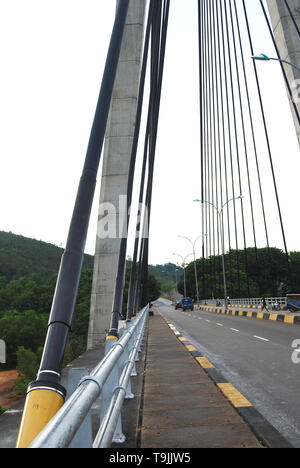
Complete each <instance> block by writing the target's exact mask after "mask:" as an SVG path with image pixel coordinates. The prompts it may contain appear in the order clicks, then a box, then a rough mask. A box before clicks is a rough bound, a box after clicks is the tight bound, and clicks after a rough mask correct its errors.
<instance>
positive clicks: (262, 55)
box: [251, 54, 270, 60]
mask: <svg viewBox="0 0 300 468" xmlns="http://www.w3.org/2000/svg"><path fill="white" fill-rule="evenodd" d="M251 58H252V59H253V60H270V57H268V56H267V55H266V54H258V55H252V57H251Z"/></svg>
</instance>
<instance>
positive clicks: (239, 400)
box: [217, 383, 253, 408]
mask: <svg viewBox="0 0 300 468" xmlns="http://www.w3.org/2000/svg"><path fill="white" fill-rule="evenodd" d="M217 386H218V387H219V388H220V390H221V391H222V393H223V394H224V395H225V396H226V397H227V398H228V400H229V401H230V402H231V403H232V404H233V406H234V407H235V408H245V407H250V406H253V405H252V404H251V403H250V401H248V400H247V399H246V398H245V397H244V396H243V395H242V394H241V393H240V392H239V391H238V390H237V389H236V388H235V387H234V386H233V385H232V384H231V383H218V384H217Z"/></svg>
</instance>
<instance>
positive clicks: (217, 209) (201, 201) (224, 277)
mask: <svg viewBox="0 0 300 468" xmlns="http://www.w3.org/2000/svg"><path fill="white" fill-rule="evenodd" d="M242 198H244V197H243V195H239V196H238V197H234V198H231V199H230V200H228V201H227V202H226V203H224V204H223V205H222V207H221V209H219V208H218V207H217V206H215V205H214V204H213V203H211V202H209V201H206V200H198V199H197V200H194V202H200V203H207V204H208V205H211V206H212V207H213V208H214V209H215V210H216V212H217V214H218V220H219V226H220V232H221V244H222V269H223V283H224V296H225V297H224V302H225V309H227V307H228V300H227V284H226V270H225V245H224V244H225V243H224V229H223V223H222V217H223V210H224V208H225V206H226V205H228V203H230V202H231V201H234V200H241V199H242Z"/></svg>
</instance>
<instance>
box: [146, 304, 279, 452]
mask: <svg viewBox="0 0 300 468" xmlns="http://www.w3.org/2000/svg"><path fill="white" fill-rule="evenodd" d="M201 359H204V358H202V357H201V355H200V353H198V352H196V350H195V348H193V346H191V345H190V344H188V343H187V342H186V341H185V340H184V338H182V337H181V336H180V334H179V332H177V331H176V330H175V329H174V327H172V326H171V328H170V324H168V323H167V321H166V320H165V319H164V318H163V317H162V316H161V315H160V313H159V312H158V311H157V310H156V311H155V313H154V316H152V317H150V318H149V339H148V346H147V357H146V368H145V382H144V397H143V411H142V414H143V418H142V428H141V447H142V448H153V447H156V448H217V447H220V448H243V447H244V448H262V447H263V446H264V444H263V443H262V442H261V441H260V440H263V438H260V440H259V438H258V437H257V436H256V435H255V434H254V432H253V430H252V428H251V427H250V426H249V424H248V423H247V422H245V420H244V419H243V418H242V417H241V415H240V414H239V413H238V411H237V409H236V408H235V407H234V406H233V405H235V406H236V407H237V408H239V410H241V409H244V410H245V411H247V410H251V409H253V410H254V408H253V407H252V405H251V403H249V402H248V401H247V400H246V399H245V398H244V397H243V396H242V395H241V394H239V393H238V392H237V391H236V390H235V389H234V388H233V387H232V386H230V384H228V383H226V382H225V381H224V379H222V378H220V379H219V380H220V383H219V386H218V385H217V384H216V382H214V381H213V380H212V379H211V378H210V376H209V375H208V373H207V372H206V371H205V370H204V369H203V367H202V366H201V365H200V362H201ZM202 364H203V361H202ZM204 367H205V366H204ZM206 367H209V363H208V362H207V366H206ZM216 380H218V378H217V379H216ZM222 385H223V387H222ZM226 385H227V387H226ZM221 388H222V390H223V392H224V393H225V394H226V391H227V397H228V398H227V397H226V396H225V395H224V393H222V391H221ZM226 389H227V390H226ZM229 399H230V400H231V401H232V402H233V404H232V403H231V402H230V401H229ZM251 407H252V408H251ZM254 411H255V410H254ZM258 419H259V415H258ZM267 426H268V428H267V431H268V430H269V431H270V425H269V424H268V423H267V424H266V427H267ZM272 431H273V428H271V432H272ZM274 433H275V434H276V435H275V438H273V440H274V441H275V439H276V438H277V431H275V429H274ZM274 433H273V436H274ZM277 444H278V445H281V444H282V445H285V442H284V441H282V440H281V436H280V435H279V438H278V440H277V442H275V445H277ZM287 445H288V444H287Z"/></svg>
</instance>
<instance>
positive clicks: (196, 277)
mask: <svg viewBox="0 0 300 468" xmlns="http://www.w3.org/2000/svg"><path fill="white" fill-rule="evenodd" d="M177 237H180V238H181V239H186V240H187V241H189V242H190V243H191V244H192V247H193V255H194V271H195V282H196V296H197V303H198V302H199V288H198V276H197V265H196V252H195V245H196V242H197V240H198V239H200V237H203V241H204V237H207V234H203V235H201V236H198V237H197V239H196V240H195V241H194V242H193V241H192V240H191V239H189V238H188V237H185V236H177Z"/></svg>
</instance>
